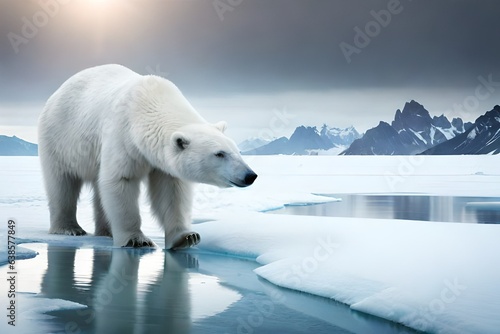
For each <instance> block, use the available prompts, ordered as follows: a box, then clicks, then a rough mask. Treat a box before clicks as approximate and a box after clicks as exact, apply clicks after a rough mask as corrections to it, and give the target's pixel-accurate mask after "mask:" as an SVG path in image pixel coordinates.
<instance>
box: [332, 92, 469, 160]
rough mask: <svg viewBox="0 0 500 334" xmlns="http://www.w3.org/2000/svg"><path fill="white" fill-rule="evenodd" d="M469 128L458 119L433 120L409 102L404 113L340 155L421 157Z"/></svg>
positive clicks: (418, 105)
mask: <svg viewBox="0 0 500 334" xmlns="http://www.w3.org/2000/svg"><path fill="white" fill-rule="evenodd" d="M470 126H471V124H470V123H467V124H464V123H463V121H462V120H461V119H460V118H454V119H453V120H452V121H451V122H450V121H449V120H448V118H446V116H444V115H441V116H439V117H436V116H434V117H433V118H431V116H430V114H429V112H428V111H427V110H426V109H425V108H424V106H423V105H421V104H419V103H418V102H416V101H414V100H412V101H410V102H407V103H406V104H405V106H404V108H403V111H401V110H399V109H398V110H397V111H396V115H395V116H394V120H393V121H392V124H388V123H386V122H380V123H379V125H378V126H376V127H375V128H372V129H370V130H368V131H366V134H365V135H364V136H363V137H362V138H360V139H357V140H355V141H354V142H353V143H352V144H351V146H350V147H349V148H348V149H347V150H345V151H344V152H342V153H341V154H344V155H405V154H417V153H421V152H423V151H425V150H427V149H429V148H431V147H433V146H435V145H437V144H440V143H443V142H445V141H447V140H449V139H451V138H454V137H455V136H456V135H458V134H461V133H463V132H464V131H465V130H466V129H467V128H468V127H470Z"/></svg>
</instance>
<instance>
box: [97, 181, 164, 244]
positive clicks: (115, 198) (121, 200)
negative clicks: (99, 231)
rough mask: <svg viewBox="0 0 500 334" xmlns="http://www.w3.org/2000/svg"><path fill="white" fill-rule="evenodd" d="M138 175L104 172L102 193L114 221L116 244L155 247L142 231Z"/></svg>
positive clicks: (100, 184)
mask: <svg viewBox="0 0 500 334" xmlns="http://www.w3.org/2000/svg"><path fill="white" fill-rule="evenodd" d="M139 190H140V179H139V178H131V179H128V178H124V177H116V176H115V175H107V173H106V172H102V173H101V176H100V179H99V192H100V194H101V201H102V206H103V207H104V211H105V213H106V217H107V218H108V219H109V222H110V223H111V233H112V234H113V243H114V246H115V247H154V246H155V243H154V242H153V241H151V240H150V239H149V238H147V237H146V236H145V235H144V234H143V233H142V231H141V216H140V211H139Z"/></svg>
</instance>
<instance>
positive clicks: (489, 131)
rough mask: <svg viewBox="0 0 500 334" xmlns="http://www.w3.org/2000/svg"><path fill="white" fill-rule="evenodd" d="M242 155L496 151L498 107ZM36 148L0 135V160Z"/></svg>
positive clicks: (250, 148) (414, 108)
mask: <svg viewBox="0 0 500 334" xmlns="http://www.w3.org/2000/svg"><path fill="white" fill-rule="evenodd" d="M239 148H240V150H241V153H242V154H247V155H271V154H297V155H307V154H309V155H317V154H329V155H337V154H342V155H408V154H426V155H447V154H498V153H500V106H498V105H496V106H495V107H494V108H493V109H492V110H490V111H488V112H486V113H485V114H484V115H482V116H480V117H478V118H477V119H476V120H475V122H474V123H470V122H467V123H464V122H463V121H462V119H460V118H453V119H452V120H451V122H450V121H449V120H448V118H447V117H446V116H444V115H441V116H434V117H431V116H430V114H429V112H428V111H427V110H426V109H425V108H424V106H422V105H421V104H419V103H418V102H416V101H413V100H412V101H410V102H407V103H406V104H405V106H404V108H403V110H402V111H401V110H399V109H398V110H397V111H396V114H395V116H394V120H393V121H392V122H391V124H389V123H387V122H384V121H381V122H380V123H379V124H378V125H377V126H376V127H374V128H371V129H369V130H367V131H366V133H365V134H364V135H360V134H359V132H358V131H357V130H356V129H355V128H354V127H352V126H351V127H348V128H345V129H339V128H335V127H328V126H327V125H326V124H324V125H323V126H322V127H321V130H318V129H317V128H316V127H315V126H303V125H302V126H299V127H297V128H296V129H295V131H294V132H293V134H292V135H291V136H290V138H289V139H288V138H287V137H280V138H277V139H274V140H264V139H259V138H252V139H248V140H246V141H244V142H242V143H240V145H239ZM36 155H38V146H37V145H36V144H33V143H29V142H27V141H25V140H22V139H20V138H18V137H16V136H12V137H8V136H3V135H0V156H36Z"/></svg>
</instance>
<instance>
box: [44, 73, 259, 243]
mask: <svg viewBox="0 0 500 334" xmlns="http://www.w3.org/2000/svg"><path fill="white" fill-rule="evenodd" d="M224 129H225V123H224V122H219V123H217V124H210V123H208V122H207V121H205V120H204V119H203V118H202V117H201V116H200V115H199V114H198V113H197V112H196V111H195V110H194V108H193V107H192V106H191V105H190V103H189V102H188V101H187V100H186V98H185V97H184V96H183V95H182V93H181V92H180V91H179V89H178V88H177V87H176V86H175V85H174V84H173V83H172V82H170V81H168V80H166V79H164V78H161V77H157V76H153V75H145V76H142V75H139V74H137V73H135V72H133V71H132V70H130V69H127V68H125V67H123V66H120V65H103V66H98V67H93V68H89V69H86V70H83V71H81V72H79V73H77V74H75V75H74V76H72V77H71V78H69V79H68V80H67V81H66V82H65V83H63V84H62V86H61V87H60V88H59V89H58V90H57V91H56V92H55V93H54V94H53V95H52V96H51V97H50V98H49V100H48V101H47V104H46V106H45V108H44V110H43V112H42V114H41V116H40V119H39V155H40V161H41V165H42V171H43V176H44V180H45V187H46V191H47V196H48V201H49V209H50V233H55V234H69V235H83V234H85V231H84V230H83V229H82V228H81V227H80V226H79V224H78V223H77V220H76V205H77V201H78V197H79V194H80V189H81V187H82V184H83V183H84V182H89V183H91V184H92V186H93V188H94V211H95V214H94V216H95V224H96V228H95V235H107V236H112V237H113V239H114V245H115V246H134V247H141V246H153V245H154V243H153V242H152V241H151V240H150V239H149V238H147V237H146V236H145V235H144V234H143V233H142V231H141V229H140V227H141V217H140V214H139V204H138V196H139V188H140V183H141V181H142V180H144V179H147V184H148V192H149V198H150V201H151V206H152V211H153V213H154V215H155V216H156V218H157V219H158V221H159V222H160V224H161V225H162V226H163V227H164V229H165V247H166V248H167V249H169V248H183V247H190V246H192V245H195V244H197V243H198V242H199V240H200V236H199V235H198V234H197V233H195V232H190V229H189V228H190V223H191V204H192V196H193V195H192V182H201V183H207V184H212V185H216V186H219V187H229V186H238V187H245V186H248V185H250V184H252V183H253V181H254V180H255V178H256V177H257V175H256V174H255V173H254V172H253V171H252V170H251V169H250V168H249V167H248V166H247V164H246V163H245V162H244V161H243V159H242V157H241V155H240V154H239V151H238V148H237V147H236V145H235V143H234V142H233V141H232V140H231V139H229V138H228V137H226V136H225V135H224V134H223V131H224Z"/></svg>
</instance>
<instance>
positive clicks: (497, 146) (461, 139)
mask: <svg viewBox="0 0 500 334" xmlns="http://www.w3.org/2000/svg"><path fill="white" fill-rule="evenodd" d="M498 153H500V106H498V105H496V106H495V107H494V108H493V109H492V110H490V111H488V112H486V113H485V114H484V115H482V116H480V117H479V118H478V119H476V121H475V122H474V124H473V125H472V126H471V127H470V128H469V129H468V130H466V131H465V132H464V133H462V134H459V135H457V136H455V137H454V138H452V139H450V140H448V141H446V142H444V143H441V144H439V145H436V146H434V147H432V148H430V149H428V150H426V151H424V152H423V153H422V154H436V155H445V154H498Z"/></svg>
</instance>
